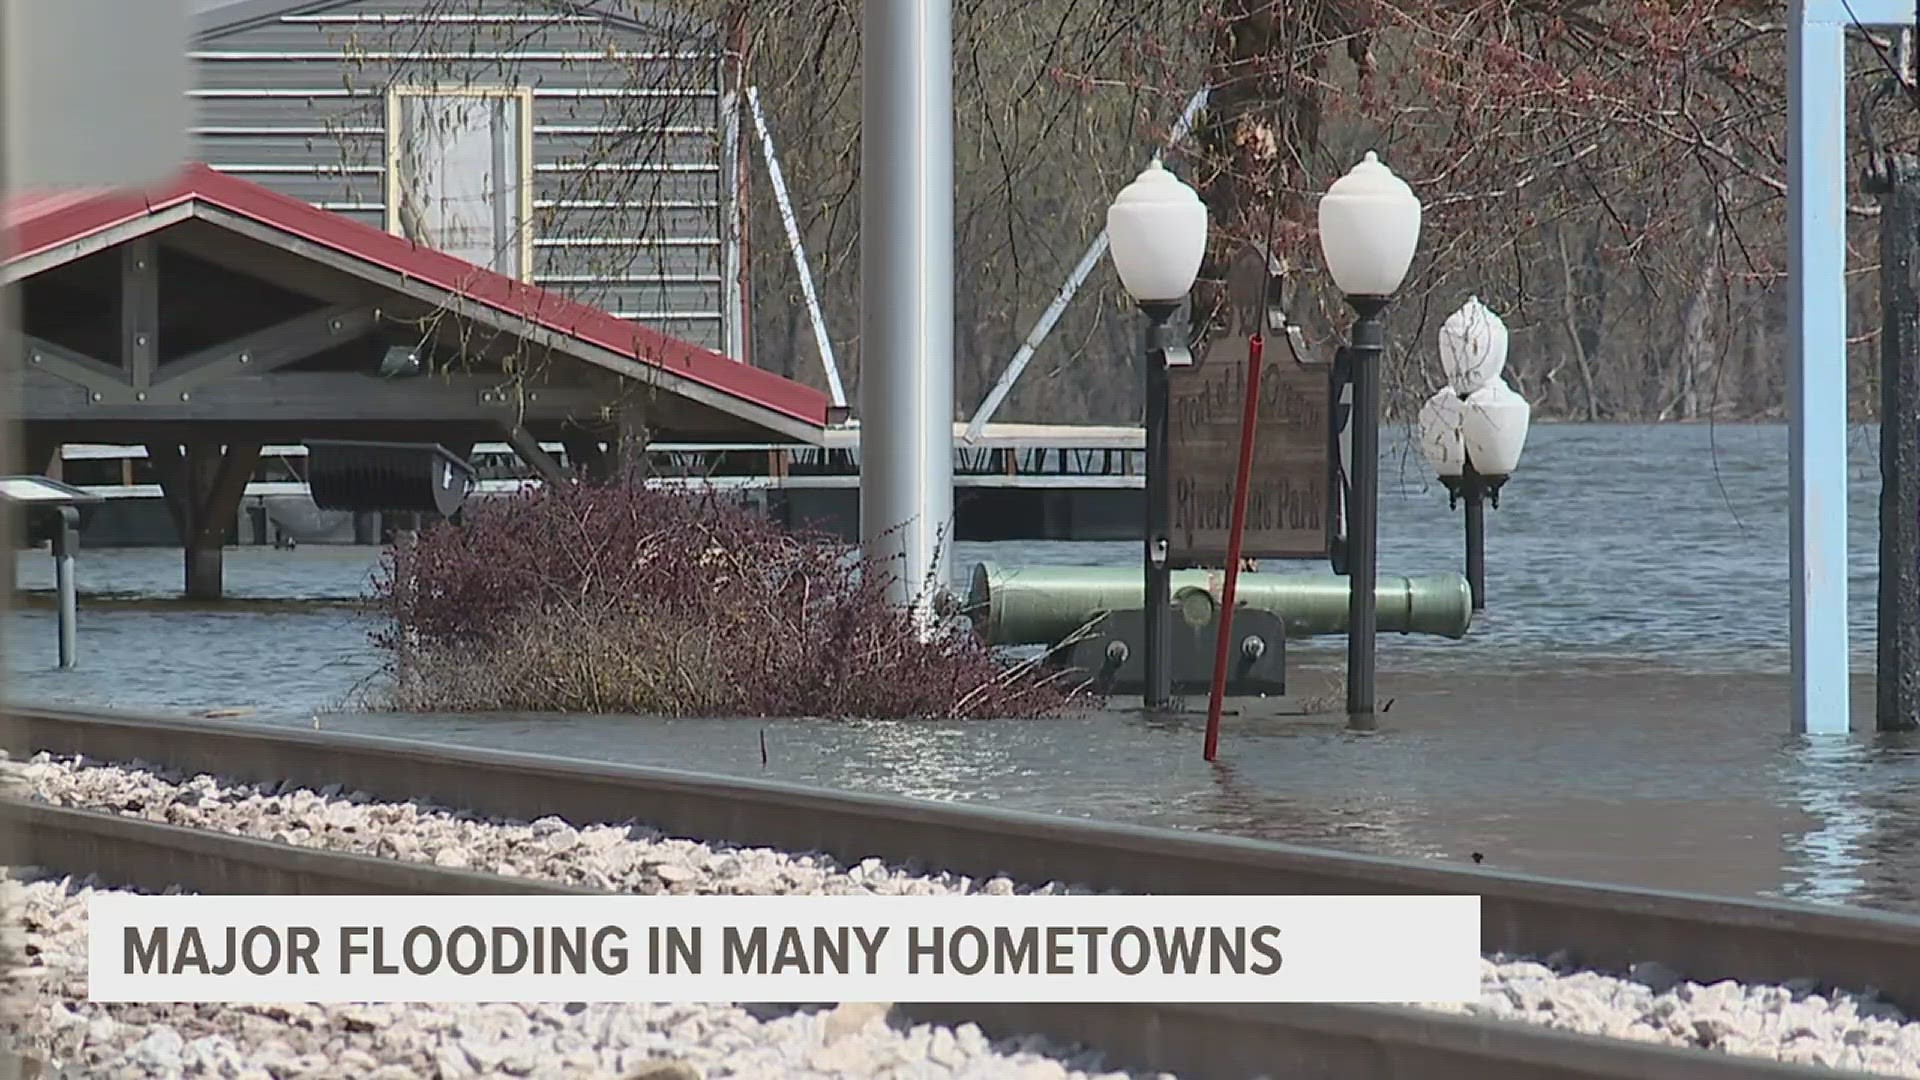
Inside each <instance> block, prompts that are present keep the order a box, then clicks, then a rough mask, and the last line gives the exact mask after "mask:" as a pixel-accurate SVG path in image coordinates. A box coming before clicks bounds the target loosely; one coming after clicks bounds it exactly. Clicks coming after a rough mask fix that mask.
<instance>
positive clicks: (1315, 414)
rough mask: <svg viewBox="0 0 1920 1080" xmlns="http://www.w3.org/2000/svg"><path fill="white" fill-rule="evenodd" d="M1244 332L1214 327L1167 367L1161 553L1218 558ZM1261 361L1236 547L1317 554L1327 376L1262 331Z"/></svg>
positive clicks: (1324, 525) (1203, 561) (1236, 426)
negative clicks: (1242, 528) (1203, 342)
mask: <svg viewBox="0 0 1920 1080" xmlns="http://www.w3.org/2000/svg"><path fill="white" fill-rule="evenodd" d="M1249 344H1250V341H1249V339H1248V338H1247V337H1244V336H1234V337H1223V338H1220V339H1218V340H1216V341H1214V342H1212V343H1211V344H1210V345H1209V346H1208V347H1207V348H1206V349H1205V351H1204V352H1203V353H1201V354H1199V355H1196V356H1195V357H1194V364H1193V366H1192V367H1189V368H1176V369H1174V370H1172V371H1171V372H1169V373H1168V375H1169V382H1170V387H1169V389H1170V396H1171V409H1170V414H1169V431H1168V439H1167V442H1168V451H1169V452H1168V456H1169V458H1170V459H1171V462H1170V464H1171V466H1172V468H1171V473H1172V476H1171V481H1172V482H1171V483H1170V484H1169V485H1168V496H1167V497H1168V500H1169V503H1170V505H1169V507H1168V515H1167V521H1168V522H1169V523H1170V530H1169V533H1168V538H1167V540H1168V551H1167V557H1168V561H1169V562H1170V563H1171V564H1172V565H1174V566H1220V565H1222V564H1223V563H1224V562H1225V560H1226V557H1227V541H1228V539H1229V537H1228V534H1229V531H1230V530H1231V529H1232V526H1233V484H1234V477H1235V474H1236V472H1237V471H1238V469H1239V463H1240V420H1241V416H1242V414H1243V412H1244V411H1245V409H1246V384H1247V356H1248V352H1249V349H1248V346H1249ZM1263 351H1264V356H1263V357H1262V361H1261V365H1260V411H1259V434H1258V437H1257V438H1256V440H1255V443H1254V456H1253V473H1252V483H1251V484H1250V485H1249V487H1248V492H1247V524H1246V534H1245V536H1244V537H1243V539H1242V541H1241V554H1242V555H1243V556H1245V557H1247V558H1256V559H1323V558H1326V557H1327V554H1328V551H1329V546H1330V535H1331V534H1330V530H1329V528H1328V507H1329V505H1330V500H1329V497H1328V486H1329V481H1330V478H1331V473H1332V470H1331V469H1330V468H1329V462H1328V458H1329V445H1330V443H1331V442H1332V440H1331V438H1330V437H1329V434H1328V432H1329V430H1330V429H1329V427H1328V424H1329V422H1330V415H1329V410H1328V404H1329V401H1328V398H1329V387H1330V384H1329V380H1328V378H1327V369H1326V368H1325V367H1324V366H1310V365H1306V364H1301V363H1300V362H1298V361H1297V360H1295V359H1294V358H1293V355H1292V352H1291V351H1290V350H1289V349H1288V348H1287V345H1286V341H1285V340H1284V338H1283V337H1282V336H1281V335H1271V337H1270V339H1269V340H1268V341H1267V343H1266V348H1265V349H1264V350H1263Z"/></svg>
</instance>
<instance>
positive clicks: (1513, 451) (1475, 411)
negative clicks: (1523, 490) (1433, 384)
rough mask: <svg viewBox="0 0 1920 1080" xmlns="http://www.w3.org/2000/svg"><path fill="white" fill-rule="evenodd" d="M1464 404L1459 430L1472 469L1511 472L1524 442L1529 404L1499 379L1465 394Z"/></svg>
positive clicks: (1501, 474) (1498, 473)
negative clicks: (1463, 414)
mask: <svg viewBox="0 0 1920 1080" xmlns="http://www.w3.org/2000/svg"><path fill="white" fill-rule="evenodd" d="M1465 406H1466V408H1465V412H1466V415H1465V416H1464V417H1463V419H1462V421H1461V434H1462V436H1463V438H1464V440H1465V442H1466V450H1467V460H1468V461H1470V462H1472V463H1473V471H1475V472H1477V473H1479V474H1480V475H1482V476H1493V477H1507V476H1512V475H1513V471H1514V470H1515V469H1517V468H1519V467H1520V451H1521V450H1522V449H1523V448H1524V447H1525V446H1526V443H1527V427H1528V424H1529V422H1530V421H1531V419H1532V414H1533V408H1532V406H1530V405H1528V404H1527V399H1526V398H1523V397H1521V396H1520V395H1519V394H1517V393H1514V392H1513V390H1512V389H1511V388H1509V387H1508V386H1507V384H1506V383H1505V382H1502V381H1501V380H1499V379H1495V380H1494V381H1493V382H1490V383H1488V384H1487V385H1485V386H1483V387H1481V388H1480V389H1478V390H1476V391H1474V392H1473V393H1472V394H1470V395H1468V397H1467V399H1466V402H1465Z"/></svg>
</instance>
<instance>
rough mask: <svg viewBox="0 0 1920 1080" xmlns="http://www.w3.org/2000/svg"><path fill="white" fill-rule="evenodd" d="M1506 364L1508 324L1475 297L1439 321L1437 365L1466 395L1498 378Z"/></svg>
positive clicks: (1458, 389) (1457, 390) (1450, 382)
mask: <svg viewBox="0 0 1920 1080" xmlns="http://www.w3.org/2000/svg"><path fill="white" fill-rule="evenodd" d="M1506 366H1507V324H1506V323H1505V322H1503V321H1501V319H1500V316H1498V315H1496V314H1494V313H1493V311H1492V309H1490V308H1488V307H1487V305H1485V304H1483V303H1481V302H1480V298H1479V297H1477V296H1475V297H1471V298H1469V299H1468V300H1467V302H1466V303H1465V304H1462V305H1461V306H1460V310H1458V311H1456V312H1454V313H1453V314H1452V315H1449V316H1447V321H1446V322H1444V323H1441V324H1440V367H1441V368H1442V369H1443V370H1444V371H1445V372H1446V373H1447V384H1448V385H1449V386H1451V387H1452V388H1453V391H1454V393H1456V394H1458V395H1459V396H1461V397H1467V396H1468V395H1470V394H1472V393H1474V392H1475V391H1477V390H1479V389H1480V388H1482V387H1484V386H1487V385H1488V384H1490V383H1493V382H1495V381H1497V380H1498V379H1499V378H1500V373H1501V372H1502V371H1503V370H1504V369H1505V368H1506Z"/></svg>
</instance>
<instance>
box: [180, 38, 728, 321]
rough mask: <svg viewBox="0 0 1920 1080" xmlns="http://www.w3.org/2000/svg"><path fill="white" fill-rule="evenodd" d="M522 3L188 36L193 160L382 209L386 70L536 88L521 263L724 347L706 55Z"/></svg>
mask: <svg viewBox="0 0 1920 1080" xmlns="http://www.w3.org/2000/svg"><path fill="white" fill-rule="evenodd" d="M687 30H688V32H687V33H684V34H681V33H661V34H642V33H639V32H636V31H633V30H631V29H629V28H624V27H620V26H617V25H610V24H606V23H602V22H600V21H599V20H596V19H592V18H578V17H573V16H561V15H556V14H554V13H552V12H551V11H548V10H545V9H544V8H543V7H542V6H541V5H539V4H537V3H528V4H520V5H516V4H513V3H508V2H501V0H486V2H485V3H481V2H480V0H360V2H358V3H353V4H345V5H340V6H338V7H334V8H331V9H329V10H327V11H324V12H321V13H317V14H309V15H293V16H283V17H281V18H279V19H278V20H276V21H273V22H271V23H267V24H263V25H260V26H255V27H251V28H247V29H243V30H240V31H238V32H234V33H230V34H225V35H221V36H218V37H215V38H210V39H206V40H203V41H201V42H199V43H198V45H197V47H196V53H195V66H196V69H197V72H198V76H197V88H196V89H195V91H194V92H193V94H194V99H195V105H196V113H195V123H196V128H195V138H196V142H197V144H198V153H199V155H200V156H201V157H202V159H204V160H205V161H206V162H207V163H208V164H209V165H212V166H213V167H215V168H217V169H220V170H221V171H223V172H227V173H232V174H234V175H237V176H242V177H245V178H246V179H248V180H252V181H254V182H256V183H260V184H264V185H266V186H267V187H270V188H273V189H275V190H277V191H281V192H284V193H286V194H288V195H292V196H294V197H295V198H299V199H301V200H303V201H306V202H309V203H312V204H314V205H316V206H320V207H323V208H325V209H328V210H332V211H335V212H337V213H342V214H346V215H347V216H349V217H353V218H355V219H357V220H360V221H363V222H365V223H367V224H369V225H373V226H376V227H379V228H386V227H387V213H386V201H385V199H386V191H385V188H386V174H385V170H386V152H387V146H386V118H387V112H386V88H387V87H388V86H390V85H393V84H396V83H406V84H418V83H427V82H438V83H440V84H442V85H445V86H461V85H471V86H525V87H529V88H531V90H532V93H533V104H534V107H533V123H534V129H533V150H534V153H533V160H534V220H535V234H534V262H533V266H534V280H535V281H536V282H537V283H540V284H542V285H546V286H549V287H551V288H554V289H556V290H557V291H561V292H565V293H567V294H568V295H571V296H574V297H576V298H578V299H581V300H584V301H587V302H589V303H592V304H594V305H596V306H598V307H601V308H604V309H606V310H608V311H611V312H614V313H615V314H619V315H622V316H625V317H629V318H637V319H641V320H643V321H645V322H647V323H649V324H651V325H654V326H657V327H659V328H660V329H661V330H664V331H666V332H668V333H671V334H673V335H675V336H677V337H681V338H685V339H687V340H689V341H694V342H697V343H699V344H702V345H706V346H708V347H710V348H715V349H720V348H723V347H724V342H725V340H726V335H725V328H726V321H727V319H728V316H727V315H726V313H725V311H724V309H725V303H724V302H723V297H724V295H725V291H724V289H723V286H722V282H721V267H722V265H723V262H724V260H723V253H722V250H721V235H722V234H721V224H722V221H723V216H722V215H723V212H724V209H725V207H724V202H723V195H724V191H723V186H722V184H723V182H722V176H721V166H720V161H721V158H720V152H719V128H720V89H721V88H720V85H719V79H720V74H719V72H720V57H719V56H718V55H717V54H715V53H714V52H713V47H712V44H711V39H710V37H708V36H707V35H708V33H709V31H707V30H706V29H703V28H697V27H694V26H693V25H692V24H689V25H688V28H687Z"/></svg>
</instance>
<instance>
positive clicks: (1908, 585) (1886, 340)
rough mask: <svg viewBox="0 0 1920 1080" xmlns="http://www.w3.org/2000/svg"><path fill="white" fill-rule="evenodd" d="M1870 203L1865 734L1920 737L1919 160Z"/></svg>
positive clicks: (1901, 157) (1894, 173)
mask: <svg viewBox="0 0 1920 1080" xmlns="http://www.w3.org/2000/svg"><path fill="white" fill-rule="evenodd" d="M1874 180H1875V181H1876V182H1875V183H1874V184H1873V185H1872V186H1873V187H1874V188H1875V189H1876V192H1877V194H1878V195H1879V196H1880V310H1881V318H1882V320H1883V324H1882V328H1881V334H1880V590H1879V615H1878V637H1879V657H1878V665H1877V667H1878V671H1877V675H1876V679H1875V683H1876V694H1875V703H1874V704H1875V708H1874V714H1875V726H1876V727H1877V728H1878V729H1879V730H1881V731H1912V730H1915V729H1920V158H1915V157H1913V156H1911V155H1908V154H1889V155H1887V156H1886V159H1885V170H1884V172H1882V173H1880V174H1879V175H1878V176H1876V177H1874Z"/></svg>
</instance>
